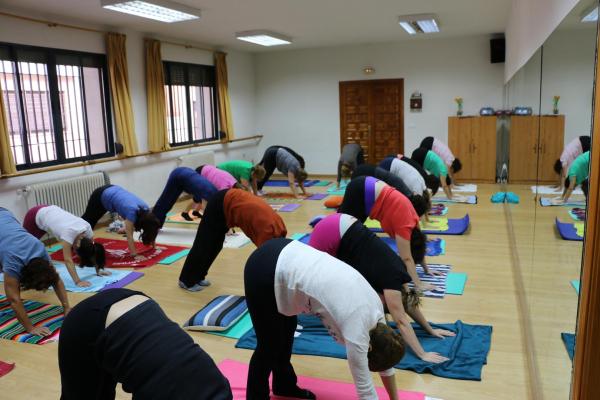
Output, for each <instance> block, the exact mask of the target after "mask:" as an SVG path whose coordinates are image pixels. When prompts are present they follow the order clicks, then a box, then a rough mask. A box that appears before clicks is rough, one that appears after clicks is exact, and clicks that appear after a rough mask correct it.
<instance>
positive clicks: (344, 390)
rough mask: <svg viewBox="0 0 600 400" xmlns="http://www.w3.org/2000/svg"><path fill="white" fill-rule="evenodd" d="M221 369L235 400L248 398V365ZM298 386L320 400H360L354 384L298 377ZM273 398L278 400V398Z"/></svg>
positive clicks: (406, 398)
mask: <svg viewBox="0 0 600 400" xmlns="http://www.w3.org/2000/svg"><path fill="white" fill-rule="evenodd" d="M219 369H220V370H221V372H222V373H223V375H225V377H226V378H227V379H228V380H229V384H230V385H231V391H232V392H233V400H244V399H245V398H246V380H247V378H248V365H247V364H244V363H241V362H237V361H234V360H223V361H222V362H221V363H219ZM298 386H300V387H301V388H304V389H308V390H310V391H311V392H313V393H314V394H316V395H317V399H319V400H334V399H335V400H338V399H344V400H354V399H358V397H357V395H356V388H355V387H354V385H353V384H352V383H345V382H337V381H328V380H325V379H317V378H310V377H308V376H299V377H298ZM377 395H378V396H379V398H381V399H386V398H387V393H386V392H385V389H384V388H377ZM272 398H275V399H276V398H278V397H276V396H274V397H272ZM398 399H399V400H424V399H425V394H424V393H419V392H404V391H402V390H399V391H398Z"/></svg>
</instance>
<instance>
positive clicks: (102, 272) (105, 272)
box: [98, 269, 112, 276]
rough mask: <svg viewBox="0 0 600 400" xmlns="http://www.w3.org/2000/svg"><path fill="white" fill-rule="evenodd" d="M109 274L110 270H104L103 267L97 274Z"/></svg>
mask: <svg viewBox="0 0 600 400" xmlns="http://www.w3.org/2000/svg"><path fill="white" fill-rule="evenodd" d="M111 274H112V272H110V271H105V270H103V269H101V270H100V271H98V276H109V275H111Z"/></svg>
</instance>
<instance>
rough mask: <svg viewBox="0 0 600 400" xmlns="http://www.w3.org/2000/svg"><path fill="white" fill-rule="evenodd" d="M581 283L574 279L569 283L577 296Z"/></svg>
mask: <svg viewBox="0 0 600 400" xmlns="http://www.w3.org/2000/svg"><path fill="white" fill-rule="evenodd" d="M580 284H581V283H580V282H579V279H574V280H572V281H571V286H573V289H575V291H576V292H577V294H579V285H580Z"/></svg>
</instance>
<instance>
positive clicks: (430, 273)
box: [425, 270, 444, 276]
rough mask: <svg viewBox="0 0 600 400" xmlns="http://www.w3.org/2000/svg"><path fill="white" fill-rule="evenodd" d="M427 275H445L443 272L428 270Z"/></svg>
mask: <svg viewBox="0 0 600 400" xmlns="http://www.w3.org/2000/svg"><path fill="white" fill-rule="evenodd" d="M425 273H426V274H427V275H431V276H443V275H444V273H443V272H442V271H432V270H427V272H425Z"/></svg>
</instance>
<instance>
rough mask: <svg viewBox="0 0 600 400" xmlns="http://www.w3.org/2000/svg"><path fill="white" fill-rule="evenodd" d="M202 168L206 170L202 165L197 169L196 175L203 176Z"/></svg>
mask: <svg viewBox="0 0 600 400" xmlns="http://www.w3.org/2000/svg"><path fill="white" fill-rule="evenodd" d="M202 168H204V164H202V165H201V166H199V167H198V168H196V173H197V174H198V175H201V174H202Z"/></svg>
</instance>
